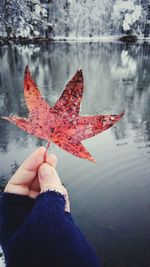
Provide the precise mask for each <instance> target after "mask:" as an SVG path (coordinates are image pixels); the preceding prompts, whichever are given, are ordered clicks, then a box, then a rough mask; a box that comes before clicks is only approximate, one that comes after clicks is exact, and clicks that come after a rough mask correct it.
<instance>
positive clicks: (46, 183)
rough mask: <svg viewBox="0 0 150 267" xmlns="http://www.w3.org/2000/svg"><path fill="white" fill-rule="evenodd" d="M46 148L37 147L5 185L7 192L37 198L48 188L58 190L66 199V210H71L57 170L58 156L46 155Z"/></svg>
mask: <svg viewBox="0 0 150 267" xmlns="http://www.w3.org/2000/svg"><path fill="white" fill-rule="evenodd" d="M45 151H46V149H45V148H44V147H40V148H38V149H36V150H35V151H34V152H33V153H32V154H31V155H30V156H29V157H28V158H27V159H26V160H25V161H24V162H23V163H22V165H21V166H20V167H19V168H18V170H17V171H16V173H15V174H14V175H13V176H12V178H11V179H10V181H9V182H8V184H7V185H6V187H5V190H4V191H5V192H9V193H14V194H19V195H24V196H29V197H31V198H36V197H37V196H38V195H39V194H40V193H42V192H45V191H47V190H54V191H58V192H60V193H61V194H63V195H64V197H65V200H66V207H65V211H68V212H70V205H69V198H68V193H67V190H66V188H65V187H64V186H63V185H62V183H61V180H60V178H59V176H58V174H57V172H56V170H55V167H56V165H57V158H56V156H55V155H54V154H51V155H49V154H48V153H47V154H46V161H45V162H44V155H45Z"/></svg>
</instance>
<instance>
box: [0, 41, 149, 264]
mask: <svg viewBox="0 0 150 267" xmlns="http://www.w3.org/2000/svg"><path fill="white" fill-rule="evenodd" d="M149 54H150V44H148V43H143V44H136V45H132V46H127V45H126V44H120V43H91V44H87V43H52V44H50V45H44V44H42V45H41V46H36V45H34V46H33V45H28V46H19V45H18V46H9V47H8V46H4V47H1V48H0V61H1V62H0V64H1V69H0V115H2V114H3V115H4V114H5V115H9V114H10V113H13V114H17V115H20V116H26V114H27V112H28V111H27V107H26V104H25V102H24V97H23V73H24V68H25V66H26V64H29V65H30V68H31V72H32V74H33V77H34V79H35V80H36V82H37V84H38V86H39V88H40V90H41V91H42V94H43V95H44V96H45V98H46V99H47V101H48V102H49V103H50V104H51V105H53V104H54V103H55V102H56V101H57V99H58V98H59V96H60V94H61V92H62V90H63V88H64V86H65V84H66V83H67V81H68V80H69V79H70V78H71V77H72V75H73V74H74V73H75V72H76V70H77V69H79V68H82V69H83V73H84V79H85V92H84V98H83V103H82V109H81V114H90V115H93V114H100V113H111V112H112V113H117V112H120V111H122V110H123V109H125V110H126V114H125V116H124V118H123V119H122V121H121V122H119V123H118V124H117V125H116V126H114V127H113V128H112V129H110V130H108V131H106V132H104V133H102V134H101V135H99V136H97V137H94V138H92V139H89V140H86V141H85V142H84V144H85V145H86V147H87V148H88V150H89V151H90V152H91V154H93V156H94V157H95V158H96V159H97V164H96V165H95V166H93V165H92V164H90V163H89V162H86V161H83V160H80V159H77V158H75V157H73V156H71V155H69V154H68V153H67V152H64V151H62V150H60V149H58V148H56V146H54V145H52V148H51V149H52V151H53V152H54V153H56V154H57V156H58V158H59V166H58V169H59V173H60V175H61V176H62V178H63V180H64V182H65V184H66V185H67V186H68V188H69V191H70V195H71V202H72V209H73V213H74V214H75V217H76V220H77V221H78V222H79V224H80V225H81V227H82V228H83V231H84V232H85V233H86V235H87V236H88V238H89V239H90V240H91V241H92V242H93V243H94V244H95V246H96V249H97V251H98V254H99V255H101V257H102V260H103V262H104V263H105V266H109V267H118V266H119V267H120V266H121V267H130V266H132V267H133V266H137V267H141V266H143V267H147V266H148V263H149V261H150V257H149V252H148V251H149V245H150V244H149V238H148V236H149V232H150V211H149V206H150V193H149V192H150V179H149V177H150V167H149V161H150V116H149V115H150V75H149V71H150V60H149ZM42 143H43V142H42V141H41V140H38V139H37V138H35V137H33V136H29V135H27V134H26V133H23V132H22V131H21V130H19V129H17V128H16V127H15V126H13V125H10V124H9V123H7V122H6V121H2V120H0V162H1V170H0V181H1V183H0V185H1V187H0V190H1V189H2V188H3V187H4V184H5V182H6V180H8V179H9V177H10V176H11V175H12V173H14V172H15V169H16V168H17V166H18V165H19V164H20V163H21V162H22V160H23V159H24V158H25V157H26V156H27V155H28V154H29V153H30V152H31V151H33V149H35V147H36V146H39V145H41V144H42ZM68 166H69V170H68ZM75 166H80V168H75ZM72 169H73V170H75V172H74V173H72V172H71V170H72ZM85 218H86V220H85ZM93 226H94V227H93Z"/></svg>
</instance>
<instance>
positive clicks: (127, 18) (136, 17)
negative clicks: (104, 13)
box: [112, 0, 145, 34]
mask: <svg viewBox="0 0 150 267" xmlns="http://www.w3.org/2000/svg"><path fill="white" fill-rule="evenodd" d="M112 19H113V24H114V27H115V30H116V31H117V32H123V33H134V34H142V31H141V29H140V23H142V21H143V20H144V19H145V12H144V9H143V8H142V5H141V4H137V3H136V1H135V0H127V1H124V0H118V1H116V2H115V4H114V7H113V14H112Z"/></svg>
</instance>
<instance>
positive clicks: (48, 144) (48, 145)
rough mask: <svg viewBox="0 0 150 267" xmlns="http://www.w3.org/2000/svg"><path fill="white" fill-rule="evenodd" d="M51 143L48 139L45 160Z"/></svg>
mask: <svg viewBox="0 0 150 267" xmlns="http://www.w3.org/2000/svg"><path fill="white" fill-rule="evenodd" d="M50 144H51V142H50V141H48V143H47V146H46V151H45V154H44V162H46V155H47V151H48V149H49V147H50Z"/></svg>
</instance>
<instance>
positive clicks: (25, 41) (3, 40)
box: [0, 35, 150, 46]
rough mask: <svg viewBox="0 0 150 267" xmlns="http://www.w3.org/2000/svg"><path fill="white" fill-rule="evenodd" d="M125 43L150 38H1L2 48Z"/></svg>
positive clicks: (126, 36)
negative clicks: (62, 43) (10, 46)
mask: <svg viewBox="0 0 150 267" xmlns="http://www.w3.org/2000/svg"><path fill="white" fill-rule="evenodd" d="M112 41H117V42H124V43H137V42H145V41H146V42H149V41H150V37H146V38H144V37H138V36H128V35H120V36H111V35H110V36H99V37H78V38H76V37H69V38H66V37H60V36H58V37H55V38H45V37H33V38H25V37H20V38H12V37H11V38H8V37H1V36H0V46H3V45H9V44H21V45H26V44H40V43H51V42H85V43H89V42H112Z"/></svg>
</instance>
